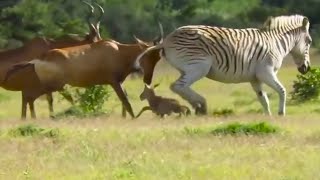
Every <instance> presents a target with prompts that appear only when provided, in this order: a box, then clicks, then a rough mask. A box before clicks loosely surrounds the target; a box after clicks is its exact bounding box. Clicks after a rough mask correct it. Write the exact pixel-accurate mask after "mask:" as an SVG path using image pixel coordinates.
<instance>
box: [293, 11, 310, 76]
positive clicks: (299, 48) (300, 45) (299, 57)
mask: <svg viewBox="0 0 320 180" xmlns="http://www.w3.org/2000/svg"><path fill="white" fill-rule="evenodd" d="M309 26H310V23H309V20H308V18H306V17H305V18H304V19H303V23H302V26H301V28H300V36H299V37H298V39H297V42H296V45H295V46H294V48H293V49H292V51H291V54H292V56H293V59H294V62H295V64H296V65H297V66H298V71H299V72H300V73H301V74H305V73H307V72H308V71H309V70H310V56H309V50H310V46H311V42H312V38H311V35H310V33H309Z"/></svg>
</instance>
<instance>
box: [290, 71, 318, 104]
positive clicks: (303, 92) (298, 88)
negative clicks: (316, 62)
mask: <svg viewBox="0 0 320 180" xmlns="http://www.w3.org/2000/svg"><path fill="white" fill-rule="evenodd" d="M319 88H320V68H314V69H311V70H310V71H309V72H308V73H307V74H305V75H301V74H299V75H297V80H296V81H294V82H293V91H292V92H291V93H290V94H291V99H292V100H295V101H307V100H313V99H317V98H318V97H319V92H320V91H319Z"/></svg>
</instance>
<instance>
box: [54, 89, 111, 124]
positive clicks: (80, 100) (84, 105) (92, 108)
mask: <svg viewBox="0 0 320 180" xmlns="http://www.w3.org/2000/svg"><path fill="white" fill-rule="evenodd" d="M60 94H61V95H63V97H64V98H67V100H68V101H69V102H70V99H72V100H73V103H74V104H73V106H72V107H71V108H69V109H67V110H66V111H64V112H62V113H59V114H57V115H56V116H55V117H56V118H57V117H65V116H76V117H86V116H96V115H101V114H104V113H105V111H104V109H103V105H104V102H105V101H107V100H108V99H109V97H110V90H109V88H105V87H104V86H102V85H96V86H92V87H88V88H77V87H69V88H65V90H64V91H62V92H60Z"/></svg>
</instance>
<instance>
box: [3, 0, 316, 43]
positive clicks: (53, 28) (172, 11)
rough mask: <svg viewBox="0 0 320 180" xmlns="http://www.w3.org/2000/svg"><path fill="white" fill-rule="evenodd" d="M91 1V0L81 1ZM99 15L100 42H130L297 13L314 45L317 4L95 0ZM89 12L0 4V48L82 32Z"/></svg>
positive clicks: (59, 0) (36, 2) (24, 1)
mask: <svg viewBox="0 0 320 180" xmlns="http://www.w3.org/2000/svg"><path fill="white" fill-rule="evenodd" d="M87 1H88V2H93V0H87ZM94 2H97V3H98V4H100V5H101V6H102V7H103V8H104V10H105V14H104V16H103V19H102V21H101V35H102V37H103V38H113V39H115V40H117V41H120V42H124V43H130V42H133V41H134V39H133V35H136V36H138V37H140V38H142V39H144V40H151V39H152V38H153V37H155V36H156V35H157V34H158V26H157V21H160V22H161V23H162V24H163V27H164V30H165V33H166V34H167V33H169V32H171V31H172V30H173V29H175V28H177V27H179V26H181V25H188V24H206V25H214V26H224V27H231V28H245V27H257V28H259V27H261V25H262V23H263V22H264V21H265V20H266V19H267V17H268V16H277V15H289V14H302V15H305V16H307V17H308V18H309V20H310V22H311V32H312V37H313V40H314V46H315V47H320V25H319V24H320V16H319V13H318V12H317V11H318V10H319V9H320V0H303V1H301V0H95V1H94ZM88 13H89V9H88V7H87V6H85V5H84V4H83V3H82V2H81V0H72V1H71V0H2V1H1V2H0V20H1V23H0V48H1V49H4V48H14V47H16V46H19V45H21V44H23V42H25V41H27V40H28V39H31V38H33V37H35V36H45V37H50V38H59V37H62V36H64V35H66V34H70V33H75V34H84V33H86V32H88V27H87V24H86V16H87V15H88Z"/></svg>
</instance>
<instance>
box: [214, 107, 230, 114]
mask: <svg viewBox="0 0 320 180" xmlns="http://www.w3.org/2000/svg"><path fill="white" fill-rule="evenodd" d="M212 114H213V115H214V116H230V115H233V114H234V111H233V109H229V108H223V109H216V110H214V111H213V113H212Z"/></svg>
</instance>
